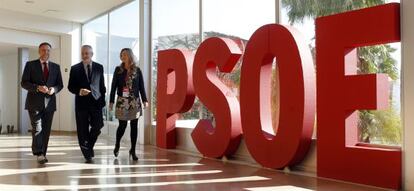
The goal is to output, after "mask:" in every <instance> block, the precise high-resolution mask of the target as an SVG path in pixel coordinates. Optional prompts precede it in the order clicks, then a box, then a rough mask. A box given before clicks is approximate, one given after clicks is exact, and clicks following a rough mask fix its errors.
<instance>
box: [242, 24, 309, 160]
mask: <svg viewBox="0 0 414 191" xmlns="http://www.w3.org/2000/svg"><path fill="white" fill-rule="evenodd" d="M274 58H276V65H277V69H278V70H279V81H280V82H279V84H280V90H279V92H280V96H279V97H280V109H279V123H278V124H279V127H278V128H277V129H278V132H277V133H276V135H275V136H274V135H272V134H270V133H269V131H270V132H271V131H272V130H273V128H272V117H271V115H270V114H271V96H270V90H271V89H270V88H271V81H270V79H271V75H272V63H273V60H274ZM240 78H241V80H240V104H241V114H242V115H241V116H242V127H243V133H244V134H243V137H244V139H245V141H246V145H247V148H248V149H249V152H250V154H251V155H252V157H253V158H254V159H255V160H256V161H257V162H258V163H260V164H261V165H263V166H265V167H268V168H283V167H286V166H291V165H294V164H296V163H298V162H300V161H301V160H302V159H303V157H304V156H305V155H306V153H307V151H308V149H309V145H310V143H311V138H312V132H313V125H314V120H315V104H316V103H315V102H316V100H315V71H314V66H313V61H312V55H311V52H310V50H309V47H308V45H307V43H306V42H305V41H304V39H303V38H302V36H301V35H300V34H299V32H298V31H296V30H295V29H293V27H289V26H282V25H278V24H270V25H265V26H263V27H261V28H259V29H258V30H257V31H256V32H255V33H254V34H253V35H252V37H251V38H250V40H249V42H248V44H247V46H246V51H245V54H244V58H243V64H242V71H241V77H240ZM273 99H275V98H273ZM262 129H263V130H262ZM269 129H270V130H269Z"/></svg>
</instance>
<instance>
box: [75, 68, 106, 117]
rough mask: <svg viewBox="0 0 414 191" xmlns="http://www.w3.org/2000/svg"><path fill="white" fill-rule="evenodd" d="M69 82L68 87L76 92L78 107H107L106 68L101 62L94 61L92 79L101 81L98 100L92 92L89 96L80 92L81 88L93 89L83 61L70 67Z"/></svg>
mask: <svg viewBox="0 0 414 191" xmlns="http://www.w3.org/2000/svg"><path fill="white" fill-rule="evenodd" d="M69 76H70V77H69V84H68V89H69V91H70V92H72V93H73V94H75V95H76V96H75V106H76V109H88V108H94V109H102V108H103V107H105V105H106V103H105V93H106V87H105V78H104V68H103V66H102V65H101V64H98V63H96V62H92V79H91V81H99V82H98V83H99V92H100V93H101V97H100V98H99V99H98V100H96V99H95V98H94V97H93V96H92V93H90V94H89V95H87V96H80V95H79V92H80V89H88V90H91V91H92V88H91V85H90V83H89V81H88V77H87V76H86V72H85V68H84V66H83V63H82V62H80V63H78V64H76V65H74V66H72V68H71V69H70V75H69Z"/></svg>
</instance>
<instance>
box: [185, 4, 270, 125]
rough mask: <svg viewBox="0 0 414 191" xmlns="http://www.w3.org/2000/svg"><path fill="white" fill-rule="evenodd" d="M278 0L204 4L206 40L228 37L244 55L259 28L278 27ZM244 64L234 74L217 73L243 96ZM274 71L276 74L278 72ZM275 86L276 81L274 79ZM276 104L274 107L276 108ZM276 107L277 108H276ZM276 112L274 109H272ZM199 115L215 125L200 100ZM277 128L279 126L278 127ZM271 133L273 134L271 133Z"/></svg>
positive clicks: (195, 106)
mask: <svg viewBox="0 0 414 191" xmlns="http://www.w3.org/2000/svg"><path fill="white" fill-rule="evenodd" d="M275 8H276V7H275V0H262V1H260V2H258V1H252V0H227V1H221V0H208V1H203V30H204V31H203V38H204V39H207V38H210V37H226V38H230V39H233V40H234V41H235V42H236V43H237V44H238V45H239V47H240V49H241V50H243V51H244V48H245V46H246V43H247V41H248V40H249V38H250V36H251V35H252V34H253V32H254V31H256V30H257V29H258V28H259V27H261V26H263V25H266V24H270V23H275V20H276V19H275V16H276V11H275ZM241 61H242V58H241V59H240V60H239V62H238V63H237V64H236V66H235V67H234V69H233V71H232V72H231V73H221V72H217V74H218V76H219V78H220V79H221V80H222V81H223V83H224V84H226V85H227V86H228V87H229V88H230V89H232V90H233V91H234V93H236V95H239V84H240V72H241ZM274 70H276V69H275V68H274ZM272 79H274V80H272V83H273V84H275V78H272ZM272 94H274V92H272ZM274 104H275V103H273V105H274ZM275 107H276V106H275ZM272 108H274V107H272ZM193 109H194V110H196V111H198V112H199V115H198V116H197V117H198V118H203V119H210V120H212V121H214V116H213V115H212V113H211V112H210V111H209V110H208V109H207V108H206V107H205V106H203V104H202V103H200V102H199V101H198V100H196V104H195V105H194V107H193ZM272 111H273V112H272V114H273V115H272V116H273V117H272V118H273V121H275V122H276V121H277V120H275V117H277V116H276V114H275V113H276V112H277V109H273V110H272ZM273 126H274V127H276V126H277V125H276V124H274V125H273ZM269 133H273V132H271V131H269Z"/></svg>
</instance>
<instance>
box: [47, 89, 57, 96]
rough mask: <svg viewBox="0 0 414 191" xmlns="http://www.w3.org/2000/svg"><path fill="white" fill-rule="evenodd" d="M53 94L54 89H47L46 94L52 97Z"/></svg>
mask: <svg viewBox="0 0 414 191" xmlns="http://www.w3.org/2000/svg"><path fill="white" fill-rule="evenodd" d="M54 93H55V88H49V90H48V92H47V94H49V95H53V94H54Z"/></svg>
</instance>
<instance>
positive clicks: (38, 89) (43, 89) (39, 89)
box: [37, 86, 49, 94]
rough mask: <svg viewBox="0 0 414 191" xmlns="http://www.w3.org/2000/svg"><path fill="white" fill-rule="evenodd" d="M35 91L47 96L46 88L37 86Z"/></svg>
mask: <svg viewBox="0 0 414 191" xmlns="http://www.w3.org/2000/svg"><path fill="white" fill-rule="evenodd" d="M37 91H39V92H42V93H44V94H47V93H48V91H49V89H48V88H47V87H46V86H37Z"/></svg>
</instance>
